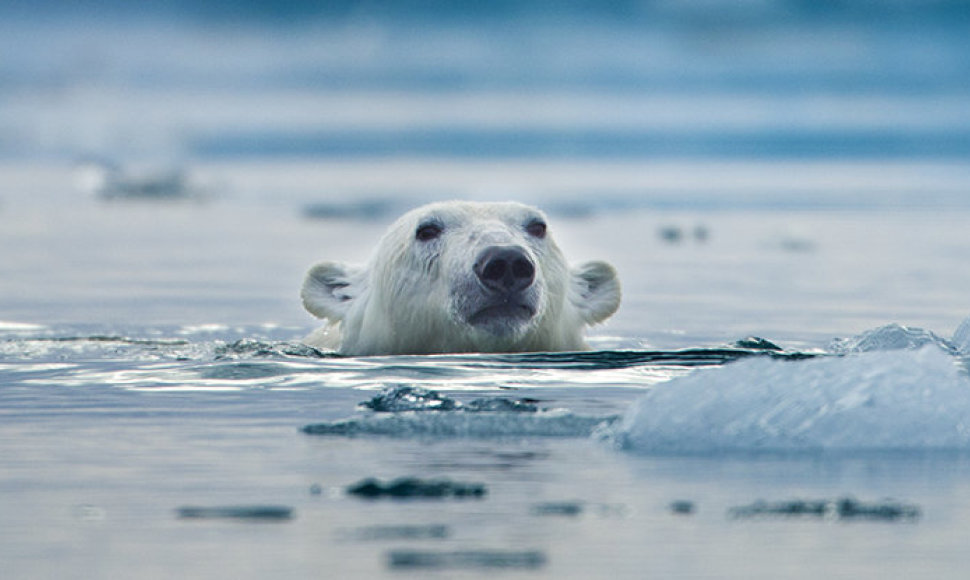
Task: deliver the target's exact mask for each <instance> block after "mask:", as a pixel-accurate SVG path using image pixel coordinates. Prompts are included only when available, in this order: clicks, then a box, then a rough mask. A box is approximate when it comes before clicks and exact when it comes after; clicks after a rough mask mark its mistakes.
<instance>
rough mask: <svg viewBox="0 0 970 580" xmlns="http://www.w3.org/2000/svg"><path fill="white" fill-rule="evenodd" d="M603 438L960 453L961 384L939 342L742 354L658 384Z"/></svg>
mask: <svg viewBox="0 0 970 580" xmlns="http://www.w3.org/2000/svg"><path fill="white" fill-rule="evenodd" d="M614 429H616V430H617V431H614V432H613V433H612V434H613V435H614V436H615V437H616V440H617V442H618V443H620V444H621V445H623V446H624V447H626V448H628V449H631V450H636V451H640V452H646V453H705V454H706V453H716V452H721V451H726V450H783V451H793V450H934V449H961V450H967V449H970V380H968V378H967V376H966V374H965V373H963V372H961V370H960V368H959V367H958V366H957V364H956V359H955V358H954V357H952V356H950V355H948V354H946V353H945V352H943V351H941V350H940V349H939V348H936V347H934V346H927V347H924V348H922V349H920V350H915V351H912V350H911V351H893V352H871V353H862V354H854V355H846V356H840V357H834V356H833V357H818V358H815V359H809V360H802V361H784V360H774V359H768V358H757V359H749V360H745V361H741V362H737V363H733V364H730V365H726V366H724V367H719V368H715V369H705V370H701V371H696V372H695V373H694V374H691V375H688V376H686V377H682V378H678V379H674V380H671V381H669V382H666V383H661V384H659V385H657V386H656V387H654V388H653V390H651V391H650V392H649V393H647V394H646V395H645V396H644V397H642V398H641V399H640V400H638V401H637V402H636V403H634V404H633V406H632V407H631V409H630V410H629V411H628V412H627V414H626V415H625V417H624V418H623V421H622V422H621V423H620V424H619V425H618V426H617V427H615V428H614Z"/></svg>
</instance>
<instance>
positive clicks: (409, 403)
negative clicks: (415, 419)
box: [360, 385, 539, 413]
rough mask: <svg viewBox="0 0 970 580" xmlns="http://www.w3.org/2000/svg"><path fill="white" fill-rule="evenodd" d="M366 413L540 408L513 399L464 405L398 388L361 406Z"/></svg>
mask: <svg viewBox="0 0 970 580" xmlns="http://www.w3.org/2000/svg"><path fill="white" fill-rule="evenodd" d="M360 406H361V407H363V408H365V409H370V410H372V411H375V412H378V413H400V412H402V411H463V412H465V413H535V412H537V411H538V410H539V407H537V406H536V405H535V401H532V400H531V399H509V398H506V397H487V398H481V399H473V400H471V401H469V402H467V403H461V402H459V401H456V400H455V399H452V398H450V397H446V396H444V395H442V394H440V393H438V392H437V391H432V390H430V389H423V388H421V387H414V386H411V385H396V386H393V387H388V388H387V389H384V390H383V391H382V392H381V394H379V395H377V396H376V397H374V398H373V399H371V400H370V401H364V402H363V403H361V404H360Z"/></svg>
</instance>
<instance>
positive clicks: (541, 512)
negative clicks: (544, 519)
mask: <svg viewBox="0 0 970 580" xmlns="http://www.w3.org/2000/svg"><path fill="white" fill-rule="evenodd" d="M584 508H585V506H584V505H583V502H579V501H564V502H545V503H538V504H535V505H533V506H532V509H531V510H530V511H531V512H532V515H536V516H568V517H575V516H578V515H580V514H582V513H583V510H584Z"/></svg>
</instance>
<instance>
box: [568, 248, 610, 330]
mask: <svg viewBox="0 0 970 580" xmlns="http://www.w3.org/2000/svg"><path fill="white" fill-rule="evenodd" d="M571 278H572V284H571V286H572V288H571V290H572V292H571V293H570V294H571V295H570V298H571V300H572V303H573V304H574V305H575V306H576V308H578V309H579V312H580V314H581V315H582V317H583V320H585V321H586V323H587V324H596V323H597V322H603V321H604V320H606V319H607V318H609V317H610V316H611V315H612V314H613V313H614V312H616V309H617V308H619V307H620V280H619V278H617V276H616V270H615V269H614V268H613V266H611V265H609V264H607V263H606V262H586V263H585V264H580V265H579V266H578V267H576V268H573V269H572V272H571Z"/></svg>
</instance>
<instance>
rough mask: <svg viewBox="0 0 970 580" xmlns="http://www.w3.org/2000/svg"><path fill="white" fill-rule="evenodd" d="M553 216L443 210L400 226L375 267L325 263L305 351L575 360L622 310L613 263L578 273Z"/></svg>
mask: <svg viewBox="0 0 970 580" xmlns="http://www.w3.org/2000/svg"><path fill="white" fill-rule="evenodd" d="M547 223H548V221H547V219H546V216H545V215H543V214H542V213H541V212H540V211H538V210H537V209H534V208H531V207H528V206H525V205H522V204H519V203H472V202H458V201H452V202H442V203H435V204H431V205H427V206H424V207H420V208H418V209H415V210H413V211H411V212H408V213H407V214H405V215H404V216H402V217H401V218H400V219H398V220H397V221H396V222H395V223H394V224H393V225H392V226H391V227H390V228H389V229H388V231H387V233H386V234H385V235H384V237H383V239H381V241H380V243H379V244H378V246H377V249H376V251H375V252H374V254H373V255H372V257H371V259H370V261H369V262H368V263H367V265H365V266H363V267H359V266H349V265H345V264H340V263H335V262H324V263H321V264H318V265H316V266H314V267H313V268H312V269H311V270H310V271H309V273H308V274H307V277H306V281H305V282H304V285H303V292H302V297H303V305H304V306H305V307H306V309H307V310H308V311H310V312H311V313H312V314H314V315H315V316H317V317H320V318H324V319H326V320H327V321H328V323H329V324H328V325H327V326H326V327H324V328H323V329H321V330H319V331H317V332H315V333H314V334H312V335H310V336H309V337H307V339H306V342H307V343H309V344H311V345H314V346H318V347H323V348H336V349H338V350H339V351H340V352H341V353H343V354H349V355H377V354H424V353H449V352H450V353H454V352H528V351H567V350H582V349H585V348H586V344H585V342H584V341H583V329H584V328H585V326H587V325H590V324H595V323H597V322H601V321H603V320H605V319H607V318H609V316H610V315H612V314H613V313H614V312H615V311H616V309H617V307H618V306H619V304H620V284H619V281H618V280H617V277H616V271H615V270H614V269H613V267H612V266H610V265H609V264H607V263H605V262H587V263H585V264H582V265H580V266H578V267H575V268H572V269H570V268H569V266H568V265H567V263H566V260H565V258H564V257H563V255H562V252H561V251H560V250H559V248H558V247H557V246H556V244H555V242H554V241H553V239H552V232H551V231H550V230H549V228H548V226H547Z"/></svg>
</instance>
